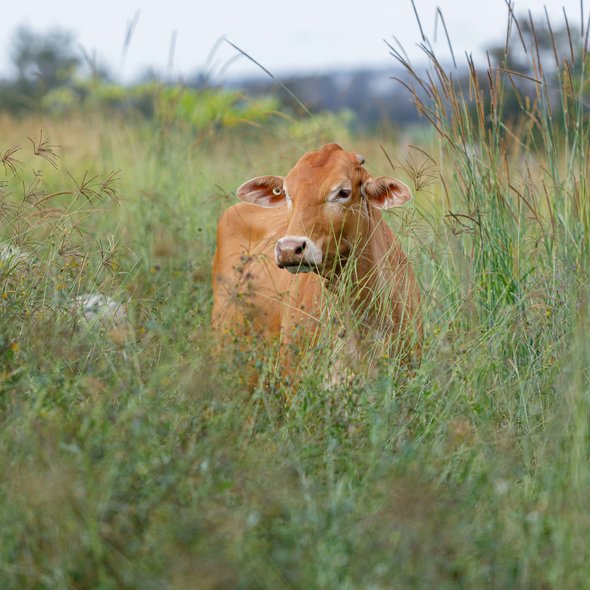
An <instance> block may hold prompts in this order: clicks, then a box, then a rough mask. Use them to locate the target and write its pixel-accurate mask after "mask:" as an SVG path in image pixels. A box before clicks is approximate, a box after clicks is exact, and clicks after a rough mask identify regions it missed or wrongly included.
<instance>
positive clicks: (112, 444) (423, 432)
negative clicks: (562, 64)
mask: <svg viewBox="0 0 590 590" xmlns="http://www.w3.org/2000/svg"><path fill="white" fill-rule="evenodd" d="M474 83H475V82H474ZM451 90H452V89H451ZM456 92H457V93H458V91H456ZM465 100H467V99H465ZM443 106H444V105H443ZM482 108H483V107H482ZM486 108H487V107H486ZM536 115H537V116H540V115H539V114H538V113H536ZM439 116H440V117H441V119H440V121H443V123H440V121H439V123H440V125H441V127H443V128H442V129H439V130H438V135H434V134H431V135H428V134H424V137H423V138H422V139H419V138H404V137H400V136H398V137H388V138H379V139H377V138H373V139H371V138H369V139H367V138H351V137H346V136H344V137H342V136H334V135H327V136H326V135H325V134H322V133H317V134H316V136H314V137H309V136H308V137H305V138H302V139H301V138H298V139H297V140H295V139H293V138H288V137H284V136H281V134H280V132H279V131H277V130H276V129H273V128H271V127H268V128H264V127H263V128H260V129H258V130H255V131H252V130H250V131H248V132H244V131H239V130H233V131H231V130H230V131H222V132H220V133H218V134H217V135H215V134H212V135H209V136H207V137H205V138H204V139H201V138H199V137H197V136H195V135H194V134H193V133H191V132H189V131H187V130H184V131H183V130H182V129H172V128H171V129H154V128H150V127H149V126H147V125H146V124H137V123H133V122H132V121H123V120H117V119H113V118H109V119H107V118H104V117H101V116H100V115H91V116H88V117H84V118H82V117H79V118H77V117H70V118H68V119H63V120H43V119H33V118H28V119H21V120H19V121H15V120H11V119H7V118H3V119H0V129H1V135H0V141H1V144H0V152H1V153H0V156H2V158H3V160H2V164H0V181H1V184H0V189H1V191H2V195H1V199H2V206H1V213H0V215H1V217H0V220H1V223H2V225H0V242H1V243H2V244H4V250H3V251H2V252H4V253H5V254H4V255H3V256H2V260H1V262H0V264H1V265H2V266H1V267H0V280H1V281H2V283H1V285H0V288H1V290H2V294H1V297H2V298H1V300H0V311H1V314H2V315H1V316H0V428H1V431H0V473H1V474H2V476H1V481H0V498H1V499H2V501H1V503H0V580H1V582H2V584H1V585H2V587H3V588H19V589H21V588H52V589H54V588H64V589H65V588H144V589H149V588H183V589H184V588H351V589H352V588H392V587H399V588H410V587H411V588H428V587H435V588H455V587H465V588H482V587H493V588H514V587H520V588H581V587H586V586H587V585H588V581H587V580H588V579H589V576H588V574H589V573H590V572H589V571H588V565H587V564H588V558H589V556H588V548H587V543H586V539H587V538H588V534H589V532H590V521H589V518H588V516H587V510H586V504H587V494H588V484H589V483H590V482H589V477H590V463H589V462H588V442H589V441H588V410H589V398H588V393H589V389H588V368H589V361H590V358H589V347H588V342H587V334H588V327H589V320H588V298H587V285H588V274H587V271H586V266H585V262H586V261H587V258H586V252H587V250H588V244H587V230H588V219H587V216H588V210H589V208H588V206H587V199H588V192H587V191H588V184H587V181H588V168H587V166H588V164H587V161H585V155H584V154H585V153H586V152H585V151H584V150H587V146H588V122H587V118H586V119H581V128H580V127H579V126H578V128H577V129H578V130H577V132H576V133H577V135H576V136H575V138H572V137H567V136H564V135H563V134H562V135H561V136H560V137H554V140H555V145H554V147H555V146H556V145H557V144H559V145H560V146H562V149H563V150H565V151H561V152H557V151H556V150H555V149H553V151H550V152H549V155H548V153H547V152H544V151H543V148H542V147H539V145H534V146H533V145H531V144H528V145H526V146H525V149H522V145H523V142H524V143H526V142H527V141H529V139H527V138H530V137H533V136H534V137H535V138H536V141H537V142H539V135H538V133H541V140H542V139H543V137H544V136H543V135H542V132H543V130H542V129H541V130H540V131H539V130H538V129H537V130H533V131H535V134H536V135H535V134H533V132H532V131H531V130H530V129H528V130H527V129H524V130H521V133H520V136H519V139H518V141H514V142H513V144H510V143H509V139H510V138H509V137H507V136H504V135H502V131H501V128H500V127H498V128H497V129H496V128H495V127H494V126H493V125H491V129H488V125H489V122H487V121H485V119H484V120H482V121H479V120H478V119H477V117H475V118H471V115H469V114H468V113H467V112H465V113H463V114H461V112H460V109H459V110H458V111H457V112H453V113H451V115H449V119H448V120H449V121H450V123H449V126H448V127H447V128H445V127H444V124H445V123H444V121H445V120H446V119H444V117H443V115H441V114H440V113H439ZM462 116H465V117H467V118H466V119H465V120H462V119H461V117H462ZM499 120H500V121H501V117H499ZM478 121H479V122H478ZM459 123H460V124H459ZM470 125H471V127H470ZM478 125H479V127H478ZM41 130H42V131H43V136H40V135H39V133H40V131H41ZM496 132H497V133H498V136H495V135H494V133H496ZM529 133H530V135H527V134H529ZM445 134H447V136H446V138H445ZM29 137H30V138H31V140H32V141H31V140H29V139H27V138H29ZM440 137H442V138H443V139H439V138H440ZM45 138H48V143H47V144H42V142H43V141H44V140H45ZM499 138H501V139H499ZM328 140H330V141H332V140H336V141H340V142H342V143H343V145H344V147H346V148H348V149H354V150H356V151H359V152H361V153H363V154H364V155H365V157H366V158H367V162H368V166H369V169H370V170H371V171H373V172H375V173H381V174H393V175H398V176H399V177H400V178H401V179H402V180H404V181H406V182H408V183H409V184H410V185H412V186H413V188H414V189H415V193H416V199H415V201H414V204H413V205H412V206H411V207H408V208H407V209H405V210H403V211H401V212H398V213H396V214H395V215H392V216H390V217H389V219H390V221H391V223H392V224H393V225H394V226H395V227H396V228H397V232H398V235H399V236H400V239H401V240H402V243H403V245H404V248H405V249H406V251H407V252H408V253H409V255H410V257H411V259H412V261H413V264H414V266H415V269H416V274H417V276H418V278H419V280H420V283H421V285H422V290H423V299H424V318H425V329H426V346H425V354H424V360H423V363H422V365H421V367H420V368H419V369H418V370H417V371H416V373H415V374H413V375H404V374H401V375H400V374H399V372H398V371H397V370H396V368H395V367H394V366H393V364H392V363H388V362H385V361H384V364H383V367H382V370H381V371H380V373H379V375H378V376H376V377H372V378H370V379H369V378H367V379H359V380H358V382H357V383H356V384H353V385H350V386H346V387H344V386H342V387H340V388H331V389H328V388H326V386H325V385H324V383H323V380H322V375H321V374H320V373H318V372H317V371H315V372H314V370H313V369H310V371H309V374H308V375H305V378H304V379H303V381H302V383H301V385H300V386H299V389H298V391H297V393H296V396H295V397H294V401H293V403H292V404H291V405H289V406H287V407H285V405H284V403H283V399H284V391H283V388H284V387H285V386H284V384H282V382H281V376H280V375H275V376H274V377H275V384H274V387H272V388H267V389H261V390H258V391H257V392H256V393H255V394H254V395H250V393H249V392H248V390H247V387H246V385H245V384H244V383H242V380H241V367H242V365H243V363H245V362H258V363H260V364H264V362H265V360H266V359H260V358H257V359H249V358H244V357H240V356H237V357H235V356H230V355H219V354H217V355H216V354H214V353H213V351H212V350H211V347H210V342H211V336H210V332H209V314H210V306H211V288H210V265H211V259H212V255H213V250H214V244H215V224H216V220H217V218H218V215H219V213H220V211H221V210H222V209H223V208H225V207H227V206H229V205H230V204H231V203H233V202H234V197H233V191H234V190H235V188H236V187H237V186H238V185H239V184H240V183H241V182H243V181H244V180H246V179H248V178H250V177H252V176H256V175H260V174H284V173H286V172H287V171H288V169H289V168H290V166H291V165H292V164H293V163H294V162H295V160H296V159H297V158H298V157H299V155H300V154H301V153H302V152H303V151H305V150H307V149H314V148H317V147H319V145H321V143H322V142H324V141H328ZM574 140H575V141H574ZM416 143H419V145H415V144H416ZM41 145H43V146H44V147H43V149H41V150H40V149H39V146H41ZM380 145H382V146H383V148H384V149H383V150H382V149H381V148H380ZM572 145H574V147H573V150H572V152H567V150H568V149H569V147H568V146H572ZM15 146H20V149H19V150H18V151H15V152H14V153H13V154H10V153H9V152H10V150H11V148H13V147H15ZM52 146H60V147H52ZM519 146H520V148H519ZM564 146H565V147H564ZM6 150H8V152H7V151H6ZM44 150H45V151H44ZM35 151H37V152H38V153H37V155H35V153H34V152H35ZM7 153H8V156H7ZM560 154H562V155H560ZM56 156H60V157H59V158H58V157H56ZM389 159H391V161H392V163H393V165H394V166H395V167H396V169H395V170H394V171H393V172H392V170H391V167H390V163H389ZM576 194H579V195H581V196H580V198H579V200H578V201H579V202H578V204H577V205H576V201H575V195H576ZM584 199H585V200H584ZM8 248H12V250H10V251H9V250H8ZM88 293H102V294H104V295H105V296H109V297H112V298H113V300H114V301H116V302H118V304H120V305H121V309H123V310H124V311H125V314H126V318H125V319H124V321H109V320H108V318H107V319H106V320H105V321H96V322H88V321H84V319H83V318H81V316H80V313H79V310H77V309H76V307H75V305H73V304H72V302H73V301H74V300H75V298H76V297H79V296H80V295H83V294H88ZM318 354H321V351H320V352H319V353H318ZM289 397H293V396H289Z"/></svg>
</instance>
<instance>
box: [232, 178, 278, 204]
mask: <svg viewBox="0 0 590 590" xmlns="http://www.w3.org/2000/svg"><path fill="white" fill-rule="evenodd" d="M236 196H237V197H238V199H240V200H241V201H246V202H247V203H253V204H254V205H258V206H259V207H278V206H279V205H283V204H284V203H285V189H284V188H283V178H282V177H281V176H257V177H256V178H252V179H251V180H249V181H248V182H245V183H244V184H243V185H242V186H241V187H240V188H239V189H238V191H237V192H236Z"/></svg>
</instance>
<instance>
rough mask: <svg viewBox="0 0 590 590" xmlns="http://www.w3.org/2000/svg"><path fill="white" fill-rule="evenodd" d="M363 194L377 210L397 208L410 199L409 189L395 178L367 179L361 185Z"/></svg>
mask: <svg viewBox="0 0 590 590" xmlns="http://www.w3.org/2000/svg"><path fill="white" fill-rule="evenodd" d="M362 190H363V194H364V195H365V197H366V198H367V199H368V200H369V202H370V203H371V204H372V205H373V206H374V207H377V208H378V209H389V208H391V207H399V206H400V205H403V204H404V203H407V202H408V201H409V200H410V199H411V198H412V192H411V191H410V188H409V187H408V186H407V185H405V184H404V183H403V182H400V181H399V180H396V179H395V178H389V177H387V176H380V177H379V178H369V179H367V181H366V182H365V184H363V188H362Z"/></svg>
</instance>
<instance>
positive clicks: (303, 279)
mask: <svg viewBox="0 0 590 590" xmlns="http://www.w3.org/2000/svg"><path fill="white" fill-rule="evenodd" d="M363 163H364V159H363V158H362V157H361V156H360V155H358V154H355V153H351V152H347V151H345V150H343V149H342V148H341V147H340V146H339V145H336V144H329V145H326V146H324V147H323V148H322V149H320V150H318V151H315V152H310V153H307V154H304V155H303V156H302V157H301V159H300V160H299V161H298V162H297V164H295V166H294V168H293V169H292V170H291V171H290V172H289V173H288V174H287V176H286V177H284V178H283V177H281V176H259V177H257V178H253V179H252V180H249V181H248V182H246V183H244V184H243V185H242V186H241V187H240V188H239V189H238V191H237V197H238V198H239V199H241V200H242V201H244V202H242V203H238V204H236V205H234V206H233V207H230V208H229V209H228V210H227V211H225V213H224V214H223V215H222V217H221V219H220V221H219V226H218V230H217V250H216V252H215V258H214V262H213V293H214V304H213V328H214V330H215V331H217V332H221V333H222V334H224V335H225V336H226V337H227V336H233V337H234V338H235V339H236V340H237V341H243V340H244V339H245V338H254V339H262V340H263V341H265V342H272V341H278V342H279V343H280V346H281V357H282V358H283V361H284V366H285V367H286V368H287V370H288V371H293V369H294V368H295V367H296V365H297V362H298V358H299V355H300V353H301V352H302V350H301V347H302V345H304V344H305V343H307V345H309V343H316V342H317V341H318V339H319V338H320V335H321V334H326V333H327V332H330V333H331V334H332V336H333V335H334V334H339V335H340V337H344V339H345V340H346V345H342V344H341V345H336V344H332V345H331V346H332V350H334V351H335V352H336V354H337V356H338V351H340V352H342V350H343V349H345V351H346V355H348V356H347V357H346V358H347V361H346V363H347V364H348V365H350V364H351V363H354V362H357V361H360V358H361V357H363V358H367V357H372V358H374V356H375V354H378V355H379V356H383V355H384V354H385V355H387V356H394V355H395V356H397V357H398V358H400V359H401V360H405V361H407V360H408V359H409V358H411V357H412V356H414V355H412V354H411V353H412V352H414V353H418V354H419V348H420V342H421V338H422V327H421V322H420V320H419V318H418V317H417V308H418V304H419V292H418V287H417V285H416V280H415V278H414V274H413V272H412V269H411V267H410V265H409V263H408V260H407V258H406V256H405V254H404V253H403V252H402V250H401V247H400V245H399V243H398V242H397V240H396V238H395V236H394V235H393V233H392V231H391V229H390V228H389V226H388V225H387V224H386V223H385V221H384V220H383V217H382V215H381V210H382V209H389V208H390V207H397V206H399V205H403V204H404V203H406V202H407V201H408V200H409V199H410V198H411V193H410V189H409V188H408V187H407V186H406V185H405V184H403V183H402V182H400V181H398V180H395V179H393V178H388V177H384V176H382V177H379V178H372V177H371V176H370V175H369V173H368V172H367V170H365V168H363V166H362V165H363ZM338 294H339V296H338ZM338 301H339V302H338ZM335 318H337V321H336V320H335ZM332 326H334V327H335V328H336V329H335V330H333V329H332V328H331V327H332ZM343 335H344V336H343ZM332 336H330V338H332ZM375 343H377V344H378V345H379V346H378V347H377V348H379V350H378V352H377V353H375V352H373V353H372V354H367V350H368V349H369V348H375V346H374V345H375ZM351 351H352V352H351ZM351 354H352V357H351ZM346 355H344V356H346ZM342 356H343V355H342V354H340V361H342ZM354 357H356V360H354ZM333 367H336V365H333ZM335 370H336V371H340V370H341V368H340V367H336V368H335ZM332 377H334V376H332Z"/></svg>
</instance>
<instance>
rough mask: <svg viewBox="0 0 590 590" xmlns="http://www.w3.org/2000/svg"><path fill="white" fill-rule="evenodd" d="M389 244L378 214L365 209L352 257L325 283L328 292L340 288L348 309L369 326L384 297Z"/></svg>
mask: <svg viewBox="0 0 590 590" xmlns="http://www.w3.org/2000/svg"><path fill="white" fill-rule="evenodd" d="M391 241H392V234H391V230H389V228H388V227H387V225H386V223H385V221H384V220H383V217H382V215H381V213H380V211H378V210H377V209H375V208H374V207H371V206H367V211H366V215H364V216H363V217H362V218H361V219H360V220H359V239H358V240H357V246H356V248H355V251H354V254H353V255H352V256H351V258H350V259H349V260H348V261H347V263H346V264H345V266H344V268H343V269H342V271H341V272H340V273H337V274H335V275H334V276H333V277H331V278H328V281H327V286H328V288H329V289H330V290H332V291H339V290H340V288H343V289H344V291H345V294H344V295H345V297H346V299H347V301H348V302H349V303H350V304H351V307H352V309H353V310H354V311H357V312H359V313H361V314H362V315H363V317H364V319H366V320H367V321H369V322H370V323H372V321H371V318H372V316H373V315H374V313H375V310H376V309H377V308H379V307H381V306H382V304H383V301H382V297H387V296H388V284H389V283H390V279H391V277H390V276H389V274H391V272H390V269H391V261H390V254H391V253H390V249H391V245H392V244H391ZM342 282H344V284H342Z"/></svg>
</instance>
